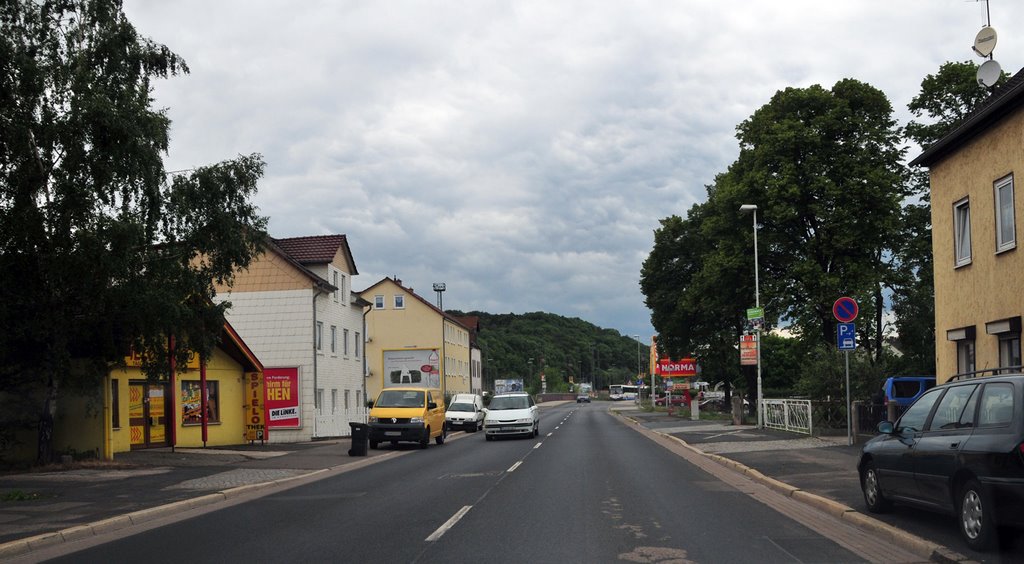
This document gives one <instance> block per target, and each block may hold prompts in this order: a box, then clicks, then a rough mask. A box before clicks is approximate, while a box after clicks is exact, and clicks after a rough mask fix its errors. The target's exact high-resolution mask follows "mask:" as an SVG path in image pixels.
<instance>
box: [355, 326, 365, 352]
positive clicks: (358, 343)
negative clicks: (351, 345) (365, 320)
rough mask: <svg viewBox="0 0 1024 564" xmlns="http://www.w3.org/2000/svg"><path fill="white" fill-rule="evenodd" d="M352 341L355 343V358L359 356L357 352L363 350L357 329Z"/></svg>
mask: <svg viewBox="0 0 1024 564" xmlns="http://www.w3.org/2000/svg"><path fill="white" fill-rule="evenodd" d="M354 342H355V344H356V358H359V354H360V353H361V352H362V350H363V341H362V340H361V339H360V336H359V331H356V338H355V341H354Z"/></svg>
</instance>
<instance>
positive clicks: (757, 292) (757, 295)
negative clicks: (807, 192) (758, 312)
mask: <svg viewBox="0 0 1024 564" xmlns="http://www.w3.org/2000/svg"><path fill="white" fill-rule="evenodd" d="M740 211H741V212H748V211H750V212H754V307H755V308H760V307H761V281H760V278H759V277H760V274H759V272H758V264H757V206H756V205H755V204H743V205H741V206H740ZM762 323H763V321H762ZM755 331H756V332H757V428H758V429H761V428H763V424H762V423H763V422H762V421H761V412H762V411H763V406H762V405H761V325H760V324H757V326H756V328H755Z"/></svg>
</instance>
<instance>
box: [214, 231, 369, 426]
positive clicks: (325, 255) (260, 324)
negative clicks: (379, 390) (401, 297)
mask: <svg viewBox="0 0 1024 564" xmlns="http://www.w3.org/2000/svg"><path fill="white" fill-rule="evenodd" d="M358 274H359V272H358V270H357V269H356V265H355V261H354V260H353V258H352V253H351V251H350V249H349V246H348V241H347V239H346V237H345V236H344V235H324V236H313V237H294V238H289V239H271V240H269V242H268V245H267V251H266V252H265V253H264V254H263V255H261V256H260V257H259V258H258V259H257V260H255V261H253V263H252V264H251V265H250V266H249V268H248V269H247V270H245V271H241V272H238V273H236V278H235V283H234V285H233V287H231V288H226V287H223V288H218V295H217V299H218V300H227V301H229V302H231V307H230V308H229V309H228V311H227V318H228V320H229V322H230V323H231V325H232V326H233V327H234V328H235V329H236V331H237V332H238V333H239V335H241V336H242V338H243V339H244V340H245V342H246V343H247V344H248V345H249V347H250V348H251V349H252V350H253V352H254V353H255V354H256V355H257V356H258V357H259V358H260V360H261V361H262V362H263V365H264V367H265V372H264V374H265V380H266V386H267V388H266V390H265V398H264V399H265V405H266V409H267V413H268V418H267V427H268V440H269V441H270V442H272V443H282V442H300V441H308V440H310V439H313V438H319V437H337V436H343V435H349V434H350V430H349V422H352V421H355V422H365V421H366V408H365V405H366V404H365V400H364V397H365V393H366V388H365V379H364V377H363V357H364V354H363V336H364V329H363V306H364V305H368V304H367V303H366V302H364V301H363V300H362V298H360V297H359V296H358V295H357V294H354V293H353V292H352V280H353V278H354V277H355V276H356V275H358Z"/></svg>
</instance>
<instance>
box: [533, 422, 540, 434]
mask: <svg viewBox="0 0 1024 564" xmlns="http://www.w3.org/2000/svg"><path fill="white" fill-rule="evenodd" d="M533 436H534V437H539V436H540V423H537V424H536V425H534V426H533Z"/></svg>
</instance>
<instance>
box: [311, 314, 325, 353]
mask: <svg viewBox="0 0 1024 564" xmlns="http://www.w3.org/2000/svg"><path fill="white" fill-rule="evenodd" d="M313 341H314V342H315V344H316V350H318V351H322V350H324V322H323V321H317V322H316V331H314V332H313Z"/></svg>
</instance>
